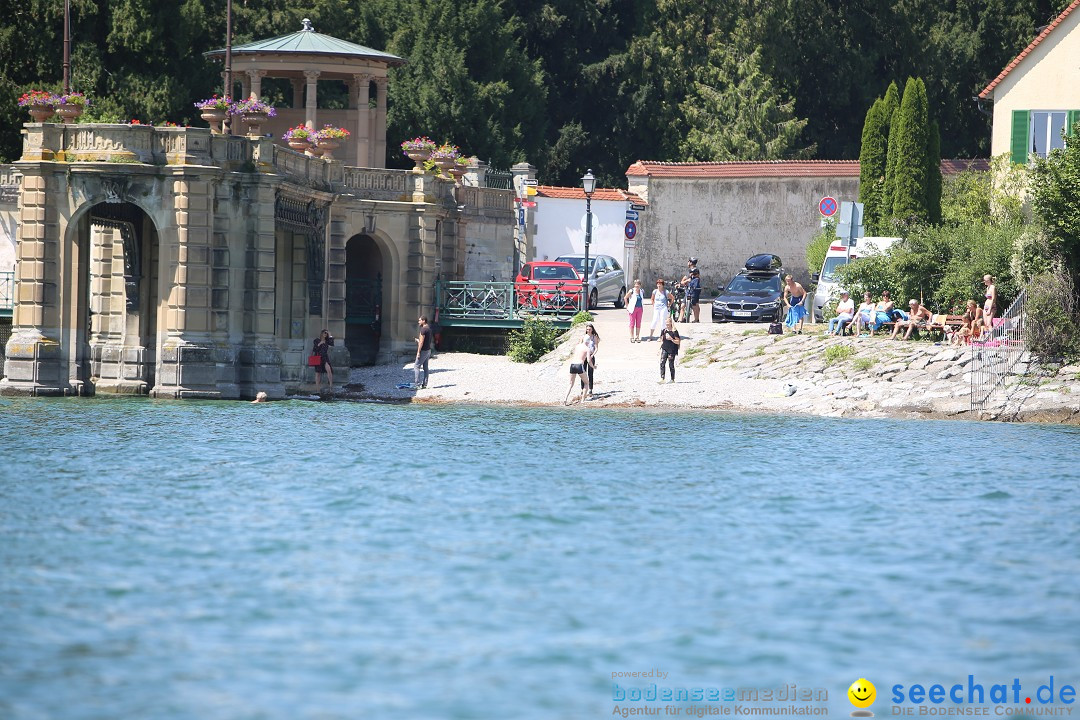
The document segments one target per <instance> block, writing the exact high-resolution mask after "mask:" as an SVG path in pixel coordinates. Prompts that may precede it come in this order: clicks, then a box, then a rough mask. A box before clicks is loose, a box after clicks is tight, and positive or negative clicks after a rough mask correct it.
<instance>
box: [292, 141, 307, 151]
mask: <svg viewBox="0 0 1080 720" xmlns="http://www.w3.org/2000/svg"><path fill="white" fill-rule="evenodd" d="M289 147H291V148H292V149H293V150H295V151H296V152H305V151H306V150H310V149H311V143H309V142H308V141H307V140H290V141H289Z"/></svg>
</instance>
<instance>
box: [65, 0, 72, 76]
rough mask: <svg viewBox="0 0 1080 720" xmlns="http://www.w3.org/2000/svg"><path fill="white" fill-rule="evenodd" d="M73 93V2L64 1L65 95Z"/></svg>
mask: <svg viewBox="0 0 1080 720" xmlns="http://www.w3.org/2000/svg"><path fill="white" fill-rule="evenodd" d="M69 92H71V0H64V94H65V95H66V94H68V93H69Z"/></svg>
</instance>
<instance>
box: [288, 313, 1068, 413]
mask: <svg viewBox="0 0 1080 720" xmlns="http://www.w3.org/2000/svg"><path fill="white" fill-rule="evenodd" d="M706 310H707V309H706ZM703 314H704V313H703ZM595 315H596V321H595V325H596V328H597V332H598V333H599V335H600V337H601V344H600V347H599V350H598V352H597V367H596V373H595V375H596V383H595V387H594V392H595V393H596V395H597V397H596V398H595V399H589V400H586V401H585V402H584V403H574V404H573V405H572V406H571V407H573V408H576V409H581V410H584V409H585V408H593V407H597V408H606V409H630V410H634V409H658V410H679V411H688V412H693V411H700V410H710V411H719V412H738V413H755V414H758V413H767V414H780V413H785V414H790V413H795V414H799V415H807V416H820V417H856V418H873V417H884V418H902V419H916V418H918V419H961V420H998V421H1007V422H1042V423H1055V424H1067V425H1078V424H1080V366H1075V365H1073V366H1066V367H1062V368H1059V369H1057V370H1056V371H1055V372H1053V373H1051V372H1050V371H1049V370H1047V369H1045V368H1041V367H1039V366H1037V365H1034V364H1028V363H1025V362H1022V363H1021V364H1020V366H1018V368H1017V370H1018V372H1017V375H1016V377H1015V378H1010V382H1011V383H1012V387H1011V391H1012V392H1011V397H1010V398H1009V400H1008V401H1006V400H1005V394H1004V393H1003V392H1001V391H998V392H997V393H995V396H994V398H992V401H991V403H989V404H988V406H987V410H984V411H982V412H972V411H971V403H970V388H971V380H970V371H969V370H967V369H966V368H967V365H968V364H969V363H970V362H971V360H972V357H971V356H972V352H971V349H970V348H951V347H948V346H947V345H944V344H940V343H938V344H934V343H931V342H927V341H911V340H909V341H901V340H890V339H888V338H887V337H881V336H878V337H874V338H851V337H845V338H839V337H831V336H828V337H827V336H825V335H824V334H823V326H822V325H807V326H806V331H805V332H804V334H802V335H794V334H785V335H767V334H766V332H765V328H764V326H760V325H729V324H722V325H713V324H712V323H709V322H707V321H706V322H702V323H697V324H682V325H679V326H678V327H679V330H680V332H681V334H682V336H683V339H684V340H683V344H682V347H681V348H680V354H679V357H678V360H677V361H676V369H677V372H676V382H675V383H674V384H670V383H666V384H663V385H660V384H658V383H657V379H658V377H659V357H658V353H659V343H658V342H656V341H654V342H646V341H644V338H643V341H642V342H641V343H630V342H629V339H628V337H627V331H626V326H625V325H626V313H625V311H622V310H600V311H598V312H596V313H595ZM581 333H582V330H581V329H580V328H578V329H575V330H573V331H571V332H570V334H569V335H568V336H564V337H563V338H562V342H561V343H560V344H559V345H558V346H557V347H556V348H555V350H553V351H552V352H551V353H549V354H548V355H546V356H545V357H543V358H541V359H540V360H539V361H538V362H536V363H533V364H522V363H515V362H512V361H510V360H509V358H507V357H505V356H495V355H476V354H472V353H451V352H441V353H438V354H437V355H436V356H435V357H433V358H432V361H431V364H430V371H431V374H430V379H429V383H428V388H427V389H418V390H413V389H401V388H397V387H396V385H397V384H399V383H404V382H411V381H412V379H413V371H412V363H411V362H409V363H403V362H398V363H389V364H383V365H375V366H370V367H361V368H352V369H351V371H350V373H349V382H348V384H347V385H346V387H344V388H343V389H342V390H339V391H335V393H334V397H335V398H340V399H348V400H355V401H368V402H385V403H418V404H431V405H458V404H461V405H488V406H504V407H565V406H564V405H563V398H564V397H565V395H566V391H567V386H568V378H569V375H568V373H567V372H566V369H565V365H566V361H567V358H568V357H569V354H570V350H571V348H572V346H573V344H575V343H576V342H577V340H578V338H579V337H580V335H581ZM836 346H842V347H840V348H839V349H836V350H830V348H834V347H836ZM843 346H846V347H843ZM1014 380H1015V381H1014ZM792 387H794V390H791V388H792ZM306 389H307V387H305V390H306ZM788 393H790V394H788Z"/></svg>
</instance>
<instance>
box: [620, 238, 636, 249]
mask: <svg viewBox="0 0 1080 720" xmlns="http://www.w3.org/2000/svg"><path fill="white" fill-rule="evenodd" d="M622 246H623V247H624V248H626V249H627V250H633V249H634V248H636V247H637V240H629V239H627V240H623V244H622Z"/></svg>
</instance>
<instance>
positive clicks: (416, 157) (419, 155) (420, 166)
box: [408, 150, 431, 173]
mask: <svg viewBox="0 0 1080 720" xmlns="http://www.w3.org/2000/svg"><path fill="white" fill-rule="evenodd" d="M408 156H409V159H410V160H412V161H413V162H414V163H416V167H415V168H413V170H414V171H415V172H419V173H422V172H424V163H425V162H427V159H428V158H429V157H431V151H430V150H413V151H412V152H410V153H408Z"/></svg>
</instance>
